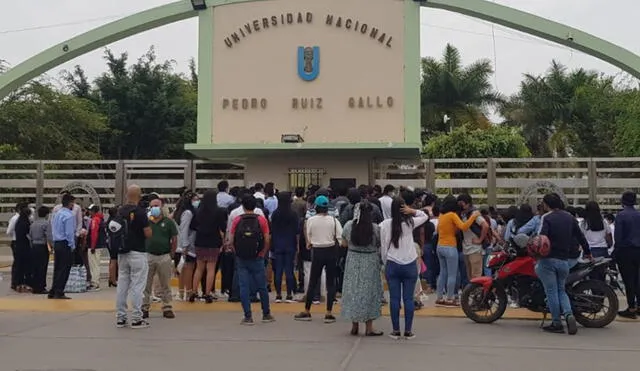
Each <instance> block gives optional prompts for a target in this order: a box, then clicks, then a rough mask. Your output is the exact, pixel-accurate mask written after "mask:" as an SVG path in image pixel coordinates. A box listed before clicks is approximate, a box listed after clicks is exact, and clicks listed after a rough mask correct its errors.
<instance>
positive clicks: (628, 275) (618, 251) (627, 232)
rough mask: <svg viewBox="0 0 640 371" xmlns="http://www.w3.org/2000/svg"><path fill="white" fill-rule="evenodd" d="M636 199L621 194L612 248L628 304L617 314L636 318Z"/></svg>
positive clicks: (639, 251)
mask: <svg viewBox="0 0 640 371" xmlns="http://www.w3.org/2000/svg"><path fill="white" fill-rule="evenodd" d="M636 199H637V196H636V194H635V193H633V192H629V191H627V192H625V193H624V194H623V195H622V206H623V210H622V211H620V212H619V213H618V215H617V216H616V221H615V229H614V235H615V236H614V237H615V238H614V240H615V241H616V244H615V248H614V250H613V256H614V258H615V260H616V262H617V263H618V267H619V268H620V274H621V275H622V281H624V288H625V291H626V295H627V304H628V306H629V307H628V308H627V309H626V310H623V311H621V312H619V313H618V315H619V316H621V317H625V318H631V319H636V318H638V304H640V303H639V301H640V212H639V211H638V210H636V208H635V205H636Z"/></svg>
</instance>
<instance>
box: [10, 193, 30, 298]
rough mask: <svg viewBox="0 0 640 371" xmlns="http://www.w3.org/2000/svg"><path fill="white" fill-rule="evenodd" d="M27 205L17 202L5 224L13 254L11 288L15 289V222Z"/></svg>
mask: <svg viewBox="0 0 640 371" xmlns="http://www.w3.org/2000/svg"><path fill="white" fill-rule="evenodd" d="M25 207H27V204H26V203H25V202H18V203H17V204H16V208H15V212H16V213H15V214H14V215H13V216H12V217H11V219H9V225H8V226H7V232H6V233H7V235H8V236H9V237H11V252H12V255H13V264H12V265H11V289H12V290H15V289H16V287H17V283H16V282H17V280H16V267H15V265H16V252H15V248H16V223H17V222H18V218H19V217H20V210H22V209H24V208H25Z"/></svg>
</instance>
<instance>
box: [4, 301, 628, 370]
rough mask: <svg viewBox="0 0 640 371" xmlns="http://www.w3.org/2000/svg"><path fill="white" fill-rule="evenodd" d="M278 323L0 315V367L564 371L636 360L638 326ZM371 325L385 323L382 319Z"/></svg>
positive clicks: (196, 316) (222, 317) (232, 316)
mask: <svg viewBox="0 0 640 371" xmlns="http://www.w3.org/2000/svg"><path fill="white" fill-rule="evenodd" d="M276 318H277V322H275V323H271V324H261V323H258V324H256V326H253V327H243V326H241V325H239V320H240V315H239V313H226V312H218V313H193V312H189V313H178V318H176V319H174V320H166V319H161V318H158V315H155V316H152V318H151V322H152V326H151V328H148V329H143V330H132V329H129V328H125V329H116V328H115V326H114V316H113V314H111V313H90V312H84V313H81V312H78V313H46V314H42V313H16V312H5V313H0V322H1V323H2V326H0V327H1V329H0V365H1V366H0V369H2V370H6V371H13V370H38V371H44V370H47V371H50V370H56V371H63V370H64V371H71V370H75V371H78V370H87V371H88V370H91V371H122V370H142V371H147V370H150V371H151V370H153V371H165V370H166V371H176V370H191V369H193V370H213V369H215V370H242V371H244V370H260V371H271V370H274V371H290V370H291V371H293V370H296V371H297V370H308V371H315V370H318V371H327V370H338V371H343V370H350V371H360V370H362V371H372V370H398V371H403V370H407V371H413V370H420V369H436V370H438V369H440V370H451V371H457V370H474V371H496V370H513V369H517V370H518V371H534V370H549V369H563V370H566V371H574V370H575V371H584V370H586V369H591V370H605V369H613V368H619V369H625V368H630V367H635V366H636V365H637V355H638V352H640V344H639V343H638V341H637V339H638V337H637V334H638V326H636V325H632V324H623V323H615V324H613V325H612V326H611V327H609V328H606V329H600V330H590V329H583V328H580V332H579V333H578V335H577V336H568V335H553V334H545V333H542V332H541V331H540V330H539V328H538V325H537V323H535V322H531V321H503V322H500V323H498V324H495V325H488V326H487V325H477V324H473V323H471V322H469V321H467V320H463V319H440V318H417V319H416V323H415V326H414V330H415V332H416V333H417V335H418V337H417V338H416V339H414V340H412V341H404V340H401V341H394V340H391V339H389V338H388V337H386V336H385V337H381V338H365V337H352V336H350V335H348V331H349V328H350V324H348V323H344V322H338V323H335V324H331V325H325V324H322V323H321V322H320V321H314V322H311V323H303V322H295V321H293V320H292V319H291V318H290V317H289V316H283V315H280V316H278V317H276ZM377 326H378V327H379V328H380V329H382V330H385V331H388V329H389V320H388V318H385V317H383V318H382V319H380V320H379V321H377Z"/></svg>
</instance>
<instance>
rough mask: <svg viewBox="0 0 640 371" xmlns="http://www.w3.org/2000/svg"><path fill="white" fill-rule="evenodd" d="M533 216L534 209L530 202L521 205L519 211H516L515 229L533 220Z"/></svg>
mask: <svg viewBox="0 0 640 371" xmlns="http://www.w3.org/2000/svg"><path fill="white" fill-rule="evenodd" d="M531 218H533V209H532V208H531V205H529V204H522V205H520V208H519V209H518V212H516V216H515V218H513V219H514V220H513V222H514V225H515V229H516V230H517V229H519V228H520V227H522V226H523V225H525V224H527V223H528V222H529V220H531Z"/></svg>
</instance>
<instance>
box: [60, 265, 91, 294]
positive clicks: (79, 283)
mask: <svg viewBox="0 0 640 371" xmlns="http://www.w3.org/2000/svg"><path fill="white" fill-rule="evenodd" d="M86 291H87V269H86V268H85V267H84V266H82V265H74V266H73V267H71V272H70V273H69V279H68V280H67V285H66V286H65V288H64V292H66V293H82V292H86Z"/></svg>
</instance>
